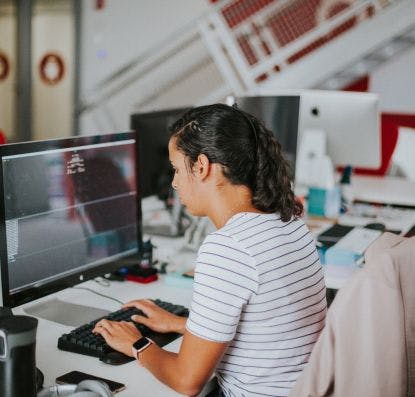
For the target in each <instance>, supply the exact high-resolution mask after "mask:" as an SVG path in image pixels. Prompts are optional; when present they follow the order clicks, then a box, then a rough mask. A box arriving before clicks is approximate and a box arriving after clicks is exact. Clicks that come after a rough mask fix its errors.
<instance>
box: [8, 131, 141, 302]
mask: <svg viewBox="0 0 415 397" xmlns="http://www.w3.org/2000/svg"><path fill="white" fill-rule="evenodd" d="M131 139H133V140H134V141H135V163H136V186H137V219H136V222H137V251H136V253H134V254H130V255H128V256H126V257H124V258H121V259H115V260H113V261H109V262H107V263H99V264H97V265H96V266H94V267H92V268H88V269H82V270H79V271H76V272H74V273H72V274H70V275H65V276H63V277H61V278H59V279H54V280H52V281H50V282H45V283H44V284H41V285H38V286H33V287H29V288H27V289H24V290H21V291H18V292H16V293H14V294H10V291H9V270H8V267H9V262H8V258H7V236H6V222H5V220H6V214H5V205H4V183H3V157H6V156H13V155H19V154H28V153H35V152H41V151H49V150H56V149H58V150H59V149H67V148H71V147H78V146H85V145H91V144H100V143H108V142H120V141H126V140H131ZM138 159H139V137H138V134H137V133H136V132H135V131H127V132H119V133H110V134H100V135H79V136H73V137H68V138H58V139H49V140H44V141H30V142H20V143H11V144H7V145H0V264H1V269H0V281H1V301H2V302H0V306H1V305H2V306H5V307H16V306H20V305H22V304H24V303H28V302H30V301H33V300H36V299H38V298H41V297H43V296H46V295H50V294H52V293H54V292H57V291H60V290H63V289H65V288H68V287H72V286H73V285H76V284H78V283H81V282H84V281H87V280H90V279H93V278H95V277H97V276H102V275H103V274H106V273H111V272H113V271H115V270H117V269H119V268H120V267H121V266H123V264H124V263H125V262H128V263H131V261H139V260H140V254H141V251H142V250H141V247H142V224H141V219H142V214H141V197H140V188H139V186H140V184H139V182H140V176H139V166H138V164H139V161H138ZM3 264H4V265H3Z"/></svg>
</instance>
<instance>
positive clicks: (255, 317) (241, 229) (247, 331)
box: [186, 213, 327, 397]
mask: <svg viewBox="0 0 415 397" xmlns="http://www.w3.org/2000/svg"><path fill="white" fill-rule="evenodd" d="M326 309H327V306H326V289H325V284H324V279H323V272H322V269H321V265H320V262H319V258H318V254H317V252H316V247H315V243H314V239H313V237H312V235H311V234H310V232H309V230H308V229H307V226H306V225H305V224H304V222H303V221H302V220H301V219H297V220H292V221H290V222H282V221H281V220H280V218H279V216H278V215H277V214H258V213H239V214H236V215H234V216H233V217H232V218H231V219H230V220H229V221H228V222H227V223H226V225H225V226H224V227H223V228H221V229H219V230H217V231H215V232H213V233H211V234H210V235H208V236H207V237H206V239H205V241H204V242H203V244H202V246H201V247H200V249H199V253H198V258H197V264H196V269H195V283H194V292H193V300H192V305H191V310H190V316H189V319H188V321H187V325H186V327H187V329H188V331H190V332H191V333H192V334H194V335H197V336H199V337H201V338H204V339H208V340H212V341H216V342H229V347H228V349H227V350H226V352H225V354H224V356H223V358H222V360H221V361H220V363H219V364H218V366H217V368H216V374H217V377H218V381H219V384H220V386H221V388H222V390H223V392H224V394H225V395H226V396H232V397H233V396H237V397H242V396H245V397H247V396H272V397H275V396H287V395H288V393H289V391H290V389H291V387H292V386H293V384H294V382H295V380H296V379H297V377H298V376H299V374H300V373H301V371H302V370H303V368H304V366H305V364H306V363H307V361H308V358H309V355H310V353H311V350H312V348H313V345H314V343H315V342H316V340H317V337H318V335H319V333H320V331H321V330H322V328H323V326H324V320H325V316H326Z"/></svg>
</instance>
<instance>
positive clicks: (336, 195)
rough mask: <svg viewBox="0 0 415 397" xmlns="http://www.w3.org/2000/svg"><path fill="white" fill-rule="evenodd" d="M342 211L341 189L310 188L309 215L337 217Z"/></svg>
mask: <svg viewBox="0 0 415 397" xmlns="http://www.w3.org/2000/svg"><path fill="white" fill-rule="evenodd" d="M339 211H340V189H339V188H338V187H334V188H333V189H322V188H317V187H310V188H309V190H308V199H307V212H308V214H309V215H318V216H327V217H329V218H333V217H337V216H338V214H339Z"/></svg>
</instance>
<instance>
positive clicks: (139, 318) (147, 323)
mask: <svg viewBox="0 0 415 397" xmlns="http://www.w3.org/2000/svg"><path fill="white" fill-rule="evenodd" d="M131 320H133V321H135V322H136V323H140V324H143V325H145V326H147V327H148V326H150V324H151V323H152V321H151V319H149V318H148V317H146V316H140V315H138V314H135V315H134V316H131Z"/></svg>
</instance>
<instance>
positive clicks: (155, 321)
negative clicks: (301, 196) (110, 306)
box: [122, 299, 186, 334]
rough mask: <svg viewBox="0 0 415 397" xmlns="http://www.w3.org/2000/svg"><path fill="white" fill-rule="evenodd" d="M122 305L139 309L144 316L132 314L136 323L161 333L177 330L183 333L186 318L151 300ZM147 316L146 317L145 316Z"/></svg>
mask: <svg viewBox="0 0 415 397" xmlns="http://www.w3.org/2000/svg"><path fill="white" fill-rule="evenodd" d="M122 307H124V308H127V307H135V308H137V309H139V310H141V311H142V312H143V313H144V314H145V316H140V315H134V316H131V319H132V320H133V321H135V322H137V323H141V324H144V325H145V326H146V327H148V328H150V329H152V330H154V331H157V332H161V333H167V332H177V333H179V334H183V333H184V329H185V325H186V318H184V317H180V316H176V315H175V314H172V313H169V312H168V311H167V310H164V309H162V308H161V307H159V306H157V305H156V304H155V303H154V302H153V301H151V300H147V299H143V300H134V301H131V302H128V303H125V304H124V305H123V306H122ZM146 316H147V317H146Z"/></svg>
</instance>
